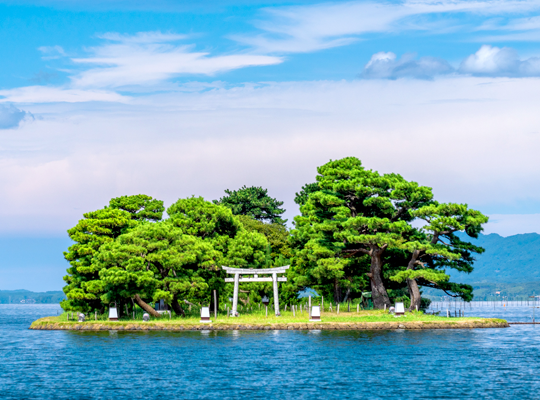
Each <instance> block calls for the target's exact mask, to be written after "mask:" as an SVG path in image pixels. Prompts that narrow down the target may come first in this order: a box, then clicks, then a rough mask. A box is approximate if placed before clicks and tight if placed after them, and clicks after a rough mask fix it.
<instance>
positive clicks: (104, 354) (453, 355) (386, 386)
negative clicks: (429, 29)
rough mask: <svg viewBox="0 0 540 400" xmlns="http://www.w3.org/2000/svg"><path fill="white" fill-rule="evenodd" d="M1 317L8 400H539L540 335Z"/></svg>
mask: <svg viewBox="0 0 540 400" xmlns="http://www.w3.org/2000/svg"><path fill="white" fill-rule="evenodd" d="M57 310H59V308H58V306H55V305H0V339H1V341H0V357H1V358H0V398H2V399H120V398H122V399H124V398H125V399H139V398H140V399H169V398H177V399H198V398H209V399H215V398H219V399H238V398H247V399H266V400H269V399H291V398H292V399H334V398H339V399H350V398H354V399H366V398H369V399H434V398H446V399H478V398H482V399H512V398H513V399H538V398H540V375H539V374H540V350H539V348H540V347H539V344H540V326H534V325H521V326H513V327H511V328H504V329H474V330H433V331H406V330H400V331H381V332H357V331H321V332H314V331H311V332H302V331H233V332H223V331H220V332H213V331H212V332H210V331H208V332H204V331H202V332H112V331H111V332H95V333H94V332H73V331H31V330H28V326H29V325H30V323H31V322H32V321H33V320H35V319H37V318H39V317H43V316H47V315H55V314H56V312H57Z"/></svg>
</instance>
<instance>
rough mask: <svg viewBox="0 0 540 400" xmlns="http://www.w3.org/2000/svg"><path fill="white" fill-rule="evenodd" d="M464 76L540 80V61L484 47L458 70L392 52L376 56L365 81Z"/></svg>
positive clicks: (429, 59) (433, 60) (505, 49)
mask: <svg viewBox="0 0 540 400" xmlns="http://www.w3.org/2000/svg"><path fill="white" fill-rule="evenodd" d="M450 73H455V74H464V75H473V76H493V77H496V76H498V77H518V78H522V77H537V76H540V57H530V58H527V59H524V60H521V59H520V58H519V55H518V53H517V51H516V50H514V49H512V48H509V47H503V48H499V47H493V46H490V45H483V46H482V47H480V49H479V50H478V51H477V52H476V53H474V54H471V55H470V56H468V57H466V58H465V59H464V60H463V61H462V62H461V65H460V66H459V68H458V69H454V67H452V66H451V65H450V64H449V63H448V62H447V61H445V60H443V59H441V58H436V57H420V58H419V59H415V55H414V54H404V55H403V56H402V57H401V58H400V59H398V58H397V56H396V54H395V53H392V52H388V53H386V52H379V53H375V54H374V55H373V56H372V57H371V59H370V60H369V62H368V63H367V64H366V65H365V66H364V69H363V71H362V73H361V77H362V78H365V79H398V78H417V79H432V78H434V77H436V76H438V75H445V74H450Z"/></svg>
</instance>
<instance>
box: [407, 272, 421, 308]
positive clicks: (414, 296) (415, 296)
mask: <svg viewBox="0 0 540 400" xmlns="http://www.w3.org/2000/svg"><path fill="white" fill-rule="evenodd" d="M407 287H408V288H409V297H410V298H411V307H410V308H409V310H410V311H414V310H416V307H418V309H419V310H420V305H421V304H422V302H421V297H420V289H418V284H417V283H416V279H407Z"/></svg>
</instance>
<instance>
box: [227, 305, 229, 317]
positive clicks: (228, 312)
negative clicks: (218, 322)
mask: <svg viewBox="0 0 540 400" xmlns="http://www.w3.org/2000/svg"><path fill="white" fill-rule="evenodd" d="M227 318H229V306H227Z"/></svg>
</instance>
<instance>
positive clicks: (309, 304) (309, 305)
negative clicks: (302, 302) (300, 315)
mask: <svg viewBox="0 0 540 400" xmlns="http://www.w3.org/2000/svg"><path fill="white" fill-rule="evenodd" d="M308 309H309V318H310V319H311V295H310V296H309V303H308Z"/></svg>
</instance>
